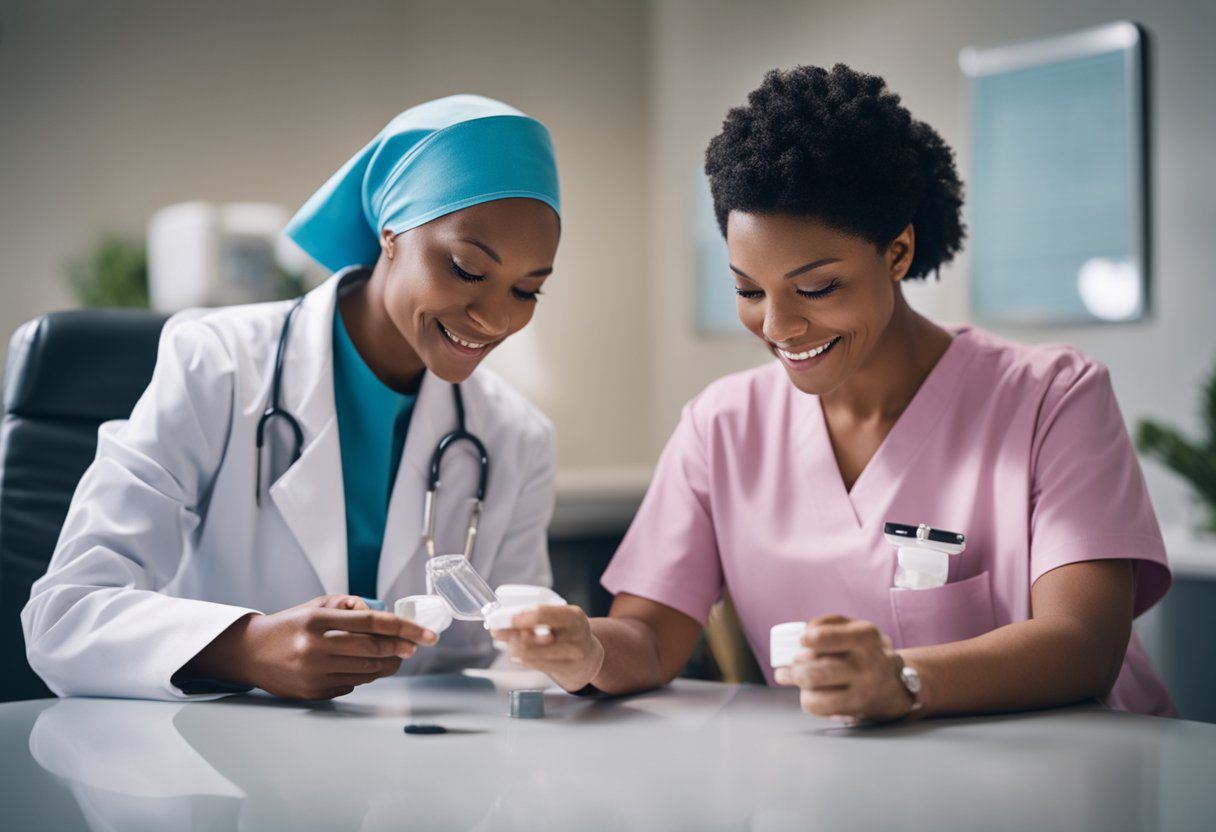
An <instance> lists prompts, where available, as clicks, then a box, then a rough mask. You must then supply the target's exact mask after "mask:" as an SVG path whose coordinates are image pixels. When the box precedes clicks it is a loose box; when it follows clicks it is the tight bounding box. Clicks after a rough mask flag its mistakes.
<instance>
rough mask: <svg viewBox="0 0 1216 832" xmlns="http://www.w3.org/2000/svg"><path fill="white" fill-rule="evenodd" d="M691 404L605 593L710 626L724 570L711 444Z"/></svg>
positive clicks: (605, 582)
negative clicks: (712, 492) (713, 501)
mask: <svg viewBox="0 0 1216 832" xmlns="http://www.w3.org/2000/svg"><path fill="white" fill-rule="evenodd" d="M696 404H697V400H693V401H692V402H690V403H689V404H688V405H687V406H685V408H684V412H683V414H681V417H680V423H679V424H678V425H677V426H676V429H675V432H674V433H673V434H672V435H671V438H670V439H669V440H668V441H667V447H665V448H664V449H663V454H662V456H660V457H659V464H658V467H657V468H656V469H655V474H654V478H653V479H652V480H651V482H650V488H649V489H647V491H646V497H645V499H644V500H643V501H642V505H641V507H640V508H639V509H638V513H637V515H636V516H635V517H634V518H633V524H632V525H631V526H630V527H629V532H628V533H627V534H626V535H625V539H624V540H623V541H621V545H620V547H619V548H618V549H617V550H616V554H615V555H613V558H612V563H610V564H608V569H607V570H606V571H605V572H604V577H603V579H602V581H601V582H602V583H603V585H604V588H605V589H607V590H608V591H609V592H611V593H612V594H613V595H617V594H619V593H622V592H626V593H629V594H630V595H637V596H640V597H642V598H648V599H650V600H651V601H657V602H658V603H660V604H665V605H666V606H669V607H672V608H673V609H676V610H679V611H680V612H682V613H684V614H685V615H687V616H689V617H691V618H695V619H696V620H697V621H699V622H701V624H702V625H704V624H705V622H706V620H707V619H708V617H709V608H710V607H711V606H713V604H714V602H716V601H717V600H718V597H719V596H720V595H721V593H722V566H721V564H720V563H719V561H718V545H717V540H716V538H715V535H714V525H713V517H712V514H711V510H710V502H709V488H708V483H709V475H708V465H707V463H706V454H705V442H704V440H703V439H702V436H701V433H700V431H699V430H698V425H697V424H696V416H695V413H694V411H695V408H696Z"/></svg>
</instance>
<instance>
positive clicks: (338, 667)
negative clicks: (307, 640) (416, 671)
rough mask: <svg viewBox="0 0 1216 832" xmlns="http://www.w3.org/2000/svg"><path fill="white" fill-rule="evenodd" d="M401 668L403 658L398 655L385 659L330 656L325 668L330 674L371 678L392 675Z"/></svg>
mask: <svg viewBox="0 0 1216 832" xmlns="http://www.w3.org/2000/svg"><path fill="white" fill-rule="evenodd" d="M400 668H401V659H399V658H397V657H396V656H392V657H390V658H383V659H373V658H369V657H366V656H330V657H329V658H328V659H326V661H325V670H326V671H327V673H328V674H329V675H336V674H338V675H340V674H349V675H351V676H367V677H368V678H369V680H370V679H379V678H380V677H382V676H392V675H393V674H394V673H396V672H397V671H398V670H399V669H400ZM358 684H362V683H361V682H360V683H358Z"/></svg>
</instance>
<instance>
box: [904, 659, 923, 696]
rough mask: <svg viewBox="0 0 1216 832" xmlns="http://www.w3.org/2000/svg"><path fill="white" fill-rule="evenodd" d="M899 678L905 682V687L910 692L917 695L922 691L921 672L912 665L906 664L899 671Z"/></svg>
mask: <svg viewBox="0 0 1216 832" xmlns="http://www.w3.org/2000/svg"><path fill="white" fill-rule="evenodd" d="M899 679H900V681H901V682H903V683H904V687H906V688H907V689H908V692H909V693H911V694H913V695H915V694H918V693H920V674H919V673H917V672H916V671H915V670H913V669H912V668H910V667H907V666H905V667H904V668H903V669H902V670H900V671H899Z"/></svg>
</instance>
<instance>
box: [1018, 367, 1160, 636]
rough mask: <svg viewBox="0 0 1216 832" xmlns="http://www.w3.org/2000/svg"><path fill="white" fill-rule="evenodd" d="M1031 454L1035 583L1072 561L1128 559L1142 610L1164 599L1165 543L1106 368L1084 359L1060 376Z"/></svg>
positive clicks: (1138, 607) (1046, 401) (1139, 610)
mask: <svg viewBox="0 0 1216 832" xmlns="http://www.w3.org/2000/svg"><path fill="white" fill-rule="evenodd" d="M1031 460H1032V465H1033V469H1032V478H1033V479H1032V484H1031V515H1030V570H1031V574H1030V581H1031V583H1032V584H1033V583H1034V582H1035V581H1037V580H1038V579H1039V577H1040V576H1041V575H1043V574H1045V573H1047V572H1050V571H1051V570H1052V569H1055V568H1057V567H1060V566H1064V565H1065V564H1068V563H1076V562H1079V561H1086V560H1107V559H1127V560H1131V561H1132V562H1133V567H1134V568H1135V575H1136V600H1135V614H1136V615H1140V613H1142V612H1144V611H1145V610H1147V609H1148V608H1149V607H1151V606H1153V604H1155V603H1157V602H1158V601H1159V600H1161V598H1162V596H1164V595H1165V593H1166V591H1167V590H1169V588H1170V583H1171V581H1172V578H1171V575H1170V569H1169V564H1168V562H1167V561H1166V557H1165V545H1164V544H1163V543H1162V540H1161V530H1160V528H1159V527H1158V526H1157V518H1156V515H1154V513H1153V506H1152V504H1151V503H1150V502H1149V497H1148V489H1147V487H1146V486H1145V484H1144V475H1143V474H1142V473H1141V471H1140V464H1139V461H1138V460H1137V459H1136V454H1135V451H1134V450H1133V449H1132V444H1131V440H1130V439H1129V438H1128V435H1127V428H1126V427H1125V426H1124V424H1123V417H1122V415H1121V414H1120V412H1119V404H1118V402H1116V401H1115V392H1114V390H1113V389H1112V388H1111V384H1110V374H1109V373H1108V372H1107V370H1106V368H1105V367H1103V366H1102V365H1101V364H1097V363H1095V362H1091V361H1085V362H1084V363H1083V364H1078V365H1077V371H1076V372H1075V373H1068V372H1061V373H1060V374H1059V375H1058V376H1057V377H1056V380H1055V382H1054V383H1053V386H1052V388H1051V389H1050V390H1049V391H1048V393H1047V396H1046V397H1045V399H1044V402H1043V410H1042V415H1041V421H1040V425H1039V428H1038V430H1037V431H1036V433H1035V440H1034V447H1033V449H1032V455H1031Z"/></svg>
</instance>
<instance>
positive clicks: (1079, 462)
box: [603, 327, 1173, 715]
mask: <svg viewBox="0 0 1216 832" xmlns="http://www.w3.org/2000/svg"><path fill="white" fill-rule="evenodd" d="M954 333H955V338H954V340H953V342H952V343H951V344H950V346H949V347H948V348H947V350H946V352H945V353H944V354H943V355H942V357H941V359H940V360H939V361H938V363H937V365H936V366H935V367H934V368H933V370H932V372H930V374H929V376H928V378H926V379H925V381H924V383H923V384H922V385H921V388H920V390H918V391H917V393H916V395H915V397H914V398H913V399H912V401H911V403H910V404H909V405H908V407H907V409H906V410H905V411H904V413H903V414H902V415H901V416H900V417H899V419H898V421H897V422H896V423H895V426H894V427H893V428H892V430H891V432H890V434H888V436H887V437H886V439H885V440H884V441H883V443H882V445H881V446H880V447H879V449H878V451H877V453H875V455H874V457H873V458H872V459H871V460H870V462H869V464H868V465H867V466H866V468H865V470H864V471H862V473H861V476H860V477H858V479H857V481H856V483H854V485H853V488H852V490H851V491H847V490H846V489H845V487H844V482H843V480H842V479H841V476H840V469H839V467H838V466H837V463H836V457H835V454H834V453H833V451H832V444H831V441H830V439H829V436H828V431H827V426H826V423H825V421H824V417H823V410H822V408H821V407H820V404H819V399H818V397H817V396H812V395H808V394H805V393H802V392H800V391H799V390H798V389H797V388H795V387H794V386H793V384H792V383H791V382H790V381H789V378H788V377H787V375H786V373H785V370H784V369H783V368H782V367H781V365H779V364H776V363H773V364H770V365H767V366H764V367H760V368H757V369H755V370H750V371H747V372H743V373H737V374H735V375H731V376H727V377H725V378H722V379H719V380H718V381H716V382H714V383H713V384H711V385H710V386H709V387H707V388H706V389H705V390H704V391H703V392H702V393H701V394H700V395H699V396H697V397H696V398H695V399H693V400H692V401H691V402H689V404H688V405H687V406H686V407H685V408H684V412H683V415H682V417H681V419H680V423H679V425H678V426H677V427H676V430H675V433H674V434H673V435H672V437H671V439H670V440H669V441H668V443H667V447H666V448H665V449H664V451H663V454H662V456H661V458H660V459H659V463H658V468H657V470H656V472H655V476H654V480H653V481H652V482H651V485H650V488H649V490H648V491H647V493H646V498H645V500H644V501H643V503H642V506H641V508H640V509H639V510H638V514H637V516H636V517H635V518H634V521H633V524H632V526H631V527H630V529H629V532H628V534H627V535H626V536H625V539H624V540H623V541H622V543H621V546H620V548H619V549H618V550H617V552H616V555H615V556H614V557H613V560H612V563H611V564H610V565H609V567H608V570H607V571H606V572H605V573H604V577H603V584H604V586H605V587H606V588H607V589H608V590H609V591H610V592H612V593H614V594H616V593H621V592H626V593H629V594H631V595H637V596H640V597H643V598H649V599H651V600H653V601H657V602H659V603H661V604H665V605H667V606H669V607H672V608H674V609H677V610H679V611H680V612H683V613H684V614H685V615H688V616H690V617H692V618H695V619H696V620H697V621H699V622H701V623H702V624H704V623H705V621H706V619H707V617H708V614H709V608H710V607H711V606H712V605H713V604H714V602H716V601H717V600H718V599H719V597H720V596H721V595H722V591H723V589H727V590H729V592H730V595H731V599H732V601H733V602H734V605H735V607H736V609H737V611H738V613H739V618H740V620H741V621H742V624H743V628H744V631H745V634H746V636H747V640H748V642H749V643H750V645H751V648H752V650H753V652H754V653H755V654H756V656H758V657H761V662H760V663H761V665H762V666H763V667H764V672H765V675H766V677H767V678H768V681H769V683H770V684H772V682H773V677H772V670H771V669H770V668H769V667H768V661H767V657H768V634H769V628H770V627H772V626H773V625H774V624H779V623H781V622H784V621H799V620H808V619H811V618H814V617H816V616H819V615H827V614H842V615H847V616H850V617H852V618H859V619H864V620H867V621H871V622H873V623H874V624H876V625H877V626H878V627H879V628H880V629H881V630H882V631H883V632H885V633H886V634H887V635H889V636H890V637H891V640H892V641H893V642H894V643H895V646H896V648H901V647H916V646H922V645H929V644H941V643H945V642H951V641H960V640H963V639H968V638H972V637H974V636H978V635H980V634H982V633H986V632H988V631H989V630H993V629H995V628H997V627H1001V626H1004V625H1006V624H1011V623H1013V622H1015V621H1025V620H1027V619H1029V618H1030V617H1031V608H1030V588H1031V586H1032V585H1033V584H1034V582H1035V581H1036V580H1038V578H1039V576H1040V575H1042V574H1044V573H1046V572H1049V571H1051V570H1052V569H1055V568H1056V567H1059V566H1063V565H1065V564H1068V563H1074V562H1078V561H1086V560H1101V559H1111V558H1126V559H1128V560H1131V561H1132V562H1133V565H1134V572H1135V580H1136V593H1135V614H1136V615H1140V614H1141V613H1142V612H1144V611H1145V610H1147V609H1149V608H1150V607H1151V606H1153V604H1155V603H1157V602H1158V601H1159V600H1161V598H1162V596H1164V595H1165V593H1166V591H1167V590H1168V589H1169V586H1170V583H1171V580H1172V578H1171V575H1170V570H1169V565H1168V563H1167V561H1166V556H1165V547H1164V545H1163V543H1162V540H1161V531H1160V529H1159V527H1158V525H1157V520H1156V517H1155V516H1154V514H1153V508H1152V505H1151V504H1150V502H1149V498H1148V492H1147V489H1146V488H1145V484H1144V477H1143V475H1142V474H1141V472H1140V466H1139V464H1138V462H1137V460H1136V455H1135V453H1134V451H1133V450H1132V445H1131V442H1130V441H1129V439H1128V435H1127V430H1126V428H1125V427H1124V424H1123V417H1122V416H1121V414H1120V413H1119V406H1118V403H1117V402H1116V401H1115V395H1114V391H1113V390H1112V388H1111V384H1110V377H1109V375H1108V372H1107V370H1106V368H1105V367H1104V366H1102V365H1101V364H1099V363H1097V362H1095V361H1091V360H1090V359H1088V358H1086V357H1085V356H1083V355H1081V354H1080V353H1079V352H1077V351H1076V350H1074V349H1071V348H1068V347H1058V346H1033V347H1030V346H1022V345H1019V344H1014V343H1011V342H1008V341H1004V340H1001V339H998V338H997V337H995V336H993V335H991V334H989V333H987V332H984V331H983V330H980V329H976V328H972V327H956V328H954ZM886 521H891V522H897V523H907V524H910V525H918V524H920V523H925V524H927V525H929V526H932V527H934V528H939V529H947V530H949V531H954V532H961V533H963V534H964V535H966V544H967V548H966V551H965V552H964V553H963V554H961V555H959V556H957V557H952V558H951V559H950V574H949V578H948V581H947V583H946V585H945V586H942V587H938V588H934V589H893V588H892V580H893V577H894V573H895V566H896V554H895V548H894V547H893V546H892V545H891V544H890V543H888V542H887V541H886V539H885V538H884V537H883V523H884V522H886ZM1105 701H1106V704H1107V705H1109V706H1110V707H1112V708H1118V709H1121V710H1128V711H1135V712H1139V713H1146V714H1158V715H1168V714H1171V713H1173V704H1172V702H1171V700H1170V696H1169V692H1168V691H1167V690H1166V688H1165V686H1164V684H1163V683H1162V682H1161V679H1160V677H1158V675H1157V673H1156V671H1155V670H1154V669H1153V666H1152V664H1151V663H1150V661H1149V658H1148V656H1147V654H1146V653H1145V652H1144V649H1143V647H1142V646H1141V645H1140V642H1139V641H1138V640H1137V639H1136V637H1135V635H1133V636H1132V639H1131V643H1130V644H1129V645H1128V649H1127V656H1126V658H1125V659H1124V662H1123V669H1122V671H1121V672H1120V674H1119V678H1118V681H1117V682H1116V683H1115V686H1114V689H1113V690H1112V691H1111V693H1110V695H1109V696H1107V697H1106V700H1105Z"/></svg>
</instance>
